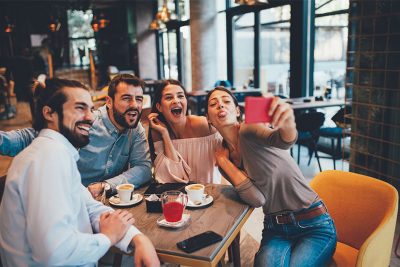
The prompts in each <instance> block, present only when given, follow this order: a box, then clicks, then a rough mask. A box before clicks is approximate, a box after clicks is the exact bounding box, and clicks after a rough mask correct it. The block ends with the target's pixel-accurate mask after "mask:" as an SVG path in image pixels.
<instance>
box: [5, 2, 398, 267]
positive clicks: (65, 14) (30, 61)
mask: <svg viewBox="0 0 400 267" xmlns="http://www.w3.org/2000/svg"><path fill="white" fill-rule="evenodd" d="M399 25H400V1H397V0H368V1H365V0H299V1H290V0H60V1H39V0H34V1H28V0H13V1H11V0H9V1H8V0H4V1H1V2H0V81H2V83H0V130H1V131H9V130H14V129H20V128H25V127H30V126H31V123H32V105H33V100H32V92H31V91H30V87H29V85H30V83H31V81H32V80H33V79H39V80H40V79H43V80H44V79H45V78H46V77H47V78H64V79H72V80H78V81H80V82H82V83H83V84H85V85H87V86H88V87H89V88H90V93H91V95H92V99H93V101H94V103H95V106H96V107H99V106H101V105H103V104H104V102H105V98H106V95H107V89H108V83H109V82H110V80H111V79H112V78H113V77H115V76H116V75H118V74H124V73H127V74H133V75H136V76H138V77H140V78H141V79H143V80H144V81H145V82H146V85H145V88H144V103H143V114H142V118H141V122H142V124H143V125H144V127H145V129H146V130H147V129H148V127H149V126H148V125H149V122H148V121H147V114H149V112H150V107H151V103H152V102H151V101H152V99H153V98H154V93H155V90H156V88H157V84H158V81H159V80H162V79H176V80H179V81H180V82H181V83H182V84H183V85H184V86H185V88H186V90H187V92H188V94H187V101H188V109H189V113H190V114H194V115H205V108H206V104H207V103H206V102H205V101H206V94H207V92H208V91H210V90H212V89H213V88H214V87H215V86H224V87H226V88H228V89H229V90H231V92H232V93H233V94H234V95H235V96H236V98H237V99H238V102H239V104H240V107H241V110H242V111H243V112H244V111H245V110H246V109H247V108H249V107H246V102H247V101H246V98H247V97H255V96H256V97H257V96H262V95H275V96H278V97H280V98H281V99H282V100H283V101H285V102H287V103H289V104H290V105H291V106H292V108H293V110H294V114H295V119H296V127H297V130H298V139H297V141H296V144H295V145H294V146H293V147H292V148H291V149H290V153H291V156H292V157H293V158H294V159H295V161H296V162H297V164H298V165H299V167H300V170H301V171H302V173H303V175H304V176H305V177H306V179H307V180H308V181H309V182H311V185H312V187H313V188H314V189H315V190H316V191H317V192H318V194H319V195H320V196H321V198H323V199H324V197H325V198H326V199H324V201H325V203H326V204H327V207H328V208H329V209H330V212H331V215H332V216H333V219H334V221H335V224H336V227H337V230H338V244H339V243H340V244H341V246H338V247H337V249H336V252H335V255H336V254H340V253H342V255H339V256H337V257H344V258H352V259H351V260H350V261H346V260H347V259H346V260H343V261H342V264H340V261H338V262H339V264H338V265H336V266H355V265H357V266H385V265H386V266H387V265H389V266H399V265H400V248H398V247H399V242H398V240H399V230H398V228H399V227H398V223H397V222H398V220H397V206H398V196H397V190H398V189H399V188H400V30H399V29H400V27H399ZM3 81H4V82H3ZM12 159H13V158H12V157H8V156H1V155H0V176H2V180H1V188H0V189H1V194H2V191H3V190H4V183H5V180H6V175H7V170H8V168H9V166H10V164H11V162H12ZM326 171H328V172H329V175H330V176H332V179H331V180H330V181H328V182H327V183H326V184H324V183H322V184H318V183H317V181H315V182H314V177H316V176H317V177H318V176H319V175H321V174H323V173H324V172H326ZM369 177H372V178H374V179H373V180H371V181H370V180H369ZM376 180H378V181H379V182H381V181H382V182H384V185H385V186H387V185H389V187H390V189H393V190H394V192H395V193H389V191H388V192H386V191H385V190H384V189H381V188H380V186H381V185H382V184H381V183H375V182H376ZM226 183H228V182H226ZM135 190H136V189H135ZM387 190H389V189H387ZM380 194H382V196H380ZM355 198H357V201H359V202H357V203H355ZM214 200H216V197H215V196H214ZM328 200H329V201H328ZM215 202H216V201H215ZM377 203H379V204H377ZM216 204H217V203H214V205H212V206H211V207H212V208H214V207H215V208H217V205H216ZM141 205H144V204H141ZM343 206H346V207H347V208H348V210H349V211H351V216H346V214H345V212H344V211H343V210H344V209H343ZM208 209H210V208H208ZM238 209H239V208H238ZM210 214H212V213H210ZM347 214H349V213H347ZM214 215H215V216H216V213H214ZM143 216H146V213H144V215H143ZM191 216H192V222H191V223H192V224H193V223H194V222H195V220H194V218H198V219H197V220H201V219H200V215H196V214H194V215H193V214H191ZM196 216H198V217H196ZM210 216H211V215H210ZM238 216H243V217H244V218H245V219H243V218H242V219H243V220H242V219H241V221H240V228H235V231H233V233H234V234H235V236H232V238H231V236H229V238H225V239H224V242H228V243H229V242H230V243H229V244H228V243H227V244H226V247H229V248H227V249H226V251H227V253H222V252H221V253H220V252H218V253H216V252H215V253H214V252H213V253H214V254H213V256H212V260H210V261H211V262H212V263H211V265H202V264H203V263H201V264H200V261H199V262H196V261H192V262H191V261H182V262H179V261H176V258H179V257H178V256H176V255H175V256H176V257H173V256H171V255H169V256H168V253H167V252H166V251H164V250H163V249H158V247H157V246H156V249H157V253H159V256H160V255H163V256H160V259H162V261H163V262H164V263H163V264H165V266H175V265H173V264H178V265H183V266H214V264H217V265H221V264H222V265H224V266H240V265H242V266H253V265H252V264H253V260H254V259H253V258H254V254H255V253H256V252H257V250H258V247H259V245H260V241H261V236H262V234H261V232H262V228H263V224H262V221H263V219H262V218H263V217H262V216H263V215H262V209H260V208H256V209H254V210H253V209H249V210H247V212H245V213H242V214H238ZM202 218H203V217H202ZM209 219H212V220H216V219H217V218H209ZM136 220H137V221H138V220H140V219H139V218H137V219H136ZM242 226H243V228H242ZM235 227H237V226H235ZM205 230H207V229H205ZM209 230H211V229H209ZM238 233H240V234H238ZM168 234H173V233H168ZM229 235H232V231H231V232H229ZM189 236H190V235H189ZM177 241H178V240H177ZM235 242H237V246H236V250H235V248H233V249H231V247H234V246H233V245H232V244H234V243H235ZM231 243H232V244H231ZM229 245H230V246H229ZM223 247H225V245H224V246H223ZM238 251H239V252H238ZM223 252H225V251H223ZM228 252H230V253H228ZM163 253H164V254H163ZM235 253H236V254H237V253H240V254H239V260H238V259H237V257H236V258H235V255H233V256H232V254H235ZM116 254H118V253H116ZM228 254H229V255H228ZM166 255H167V256H166ZM382 255H383V256H382ZM236 256H237V255H236ZM214 257H216V259H214ZM115 258H117V257H114V258H113V257H111V260H110V259H106V258H104V259H102V260H101V261H100V262H99V266H116V260H115ZM217 258H218V259H217ZM232 258H233V260H232ZM375 258H382V261H380V263H385V264H384V265H374V264H372V262H374V261H373V259H375ZM119 260H120V262H119V263H118V264H121V265H122V266H129V264H128V265H126V264H127V263H126V260H125V259H122V260H121V259H119ZM335 260H337V259H336V258H335ZM121 261H122V263H121ZM221 261H226V263H221ZM215 262H217V263H215ZM343 262H347V263H349V262H351V264H350V265H347V264H344V263H343Z"/></svg>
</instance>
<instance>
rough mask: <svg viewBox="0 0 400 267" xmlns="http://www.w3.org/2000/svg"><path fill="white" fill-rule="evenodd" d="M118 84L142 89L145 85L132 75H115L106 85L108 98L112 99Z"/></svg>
mask: <svg viewBox="0 0 400 267" xmlns="http://www.w3.org/2000/svg"><path fill="white" fill-rule="evenodd" d="M120 83H126V84H129V85H133V86H140V87H142V89H144V86H145V83H144V82H143V81H142V80H141V79H139V78H138V77H136V76H134V75H132V74H118V75H116V76H115V77H114V78H113V79H112V80H111V82H110V84H109V85H108V96H109V97H111V98H112V99H114V96H115V92H116V91H117V86H118V84H120Z"/></svg>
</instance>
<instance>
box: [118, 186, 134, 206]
mask: <svg viewBox="0 0 400 267" xmlns="http://www.w3.org/2000/svg"><path fill="white" fill-rule="evenodd" d="M134 189H135V186H134V185H133V184H120V185H118V186H117V192H118V196H119V200H120V201H121V203H128V202H130V201H131V198H132V192H133V190H134Z"/></svg>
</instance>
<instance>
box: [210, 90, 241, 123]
mask: <svg viewBox="0 0 400 267" xmlns="http://www.w3.org/2000/svg"><path fill="white" fill-rule="evenodd" d="M215 91H222V92H225V93H227V94H229V95H230V96H231V97H232V100H233V103H234V104H235V107H239V111H240V114H239V116H237V117H236V118H237V120H238V122H242V121H243V119H242V111H241V110H240V106H239V102H238V101H237V99H236V97H235V95H234V94H233V93H232V92H231V90H229V89H227V88H225V87H223V86H217V87H215V88H214V89H212V90H211V91H210V92H208V94H207V96H206V103H205V105H206V109H205V110H206V115H208V100H210V96H211V95H212V93H214V92H215Z"/></svg>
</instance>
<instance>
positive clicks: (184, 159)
mask: <svg viewBox="0 0 400 267" xmlns="http://www.w3.org/2000/svg"><path fill="white" fill-rule="evenodd" d="M172 144H173V146H174V147H175V149H176V151H177V153H178V157H179V161H173V160H171V159H170V158H168V157H166V156H165V155H164V143H163V141H157V142H154V150H155V153H156V159H155V161H154V166H155V167H154V173H155V178H156V180H157V181H158V182H160V183H176V182H181V183H188V182H189V181H190V182H198V183H214V184H220V183H221V174H220V172H219V170H218V168H217V166H216V161H215V155H214V152H215V150H216V148H217V147H218V146H221V144H222V136H221V135H220V134H219V133H218V132H216V133H214V134H211V135H208V136H204V137H195V138H187V139H176V140H172Z"/></svg>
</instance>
